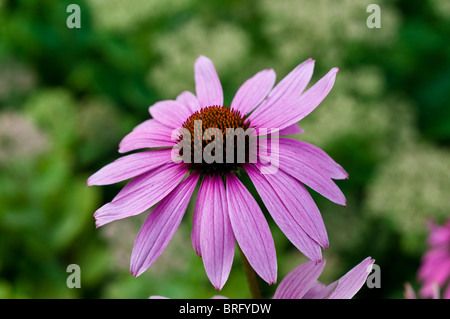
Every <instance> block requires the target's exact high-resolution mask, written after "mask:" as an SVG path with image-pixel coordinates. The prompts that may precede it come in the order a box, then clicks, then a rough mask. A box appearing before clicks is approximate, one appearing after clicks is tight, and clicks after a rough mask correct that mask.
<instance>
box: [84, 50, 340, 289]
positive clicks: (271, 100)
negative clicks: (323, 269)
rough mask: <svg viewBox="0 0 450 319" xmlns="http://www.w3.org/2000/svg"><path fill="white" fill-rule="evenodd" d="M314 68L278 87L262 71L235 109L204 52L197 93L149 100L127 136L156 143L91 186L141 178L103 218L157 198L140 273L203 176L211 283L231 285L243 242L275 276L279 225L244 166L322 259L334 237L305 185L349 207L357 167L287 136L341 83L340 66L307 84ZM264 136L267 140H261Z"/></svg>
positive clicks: (267, 274)
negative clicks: (352, 170)
mask: <svg viewBox="0 0 450 319" xmlns="http://www.w3.org/2000/svg"><path fill="white" fill-rule="evenodd" d="M313 68H314V61H313V60H311V59H309V60H307V61H305V62H303V63H301V64H300V65H298V66H297V67H296V68H295V69H294V70H293V71H291V72H290V73H289V74H288V75H287V76H286V77H285V78H284V79H283V80H281V81H280V82H279V83H278V84H277V85H276V86H275V87H274V84H275V72H274V71H273V70H263V71H260V72H258V73H257V74H255V75H254V76H253V77H251V78H250V79H248V80H247V81H246V82H245V83H244V84H243V85H242V86H241V87H240V88H239V90H238V91H237V93H236V95H235V96H234V98H233V100H232V102H231V105H230V107H227V106H225V105H224V103H223V91H222V86H221V82H220V80H219V77H218V75H217V73H216V70H215V68H214V65H213V63H212V62H211V60H209V59H208V58H206V57H204V56H200V57H199V58H198V59H197V61H196V62H195V65H194V74H195V89H196V94H195V95H194V94H193V93H191V92H188V91H185V92H182V93H181V94H180V95H179V96H178V97H177V98H176V100H166V101H161V102H157V103H155V104H154V105H152V106H151V107H150V108H149V112H150V114H151V116H152V119H149V120H147V121H145V122H144V123H142V124H140V125H138V126H137V127H136V128H135V129H134V130H133V131H132V132H131V133H129V134H128V135H127V136H125V138H124V139H123V140H122V141H121V143H120V146H119V152H120V153H126V152H130V151H134V150H138V149H144V148H145V149H149V150H146V151H142V152H139V153H133V154H130V155H126V156H123V157H121V158H119V159H118V160H116V161H115V162H113V163H111V164H109V165H107V166H105V167H103V168H102V169H101V170H99V171H98V172H97V173H95V174H94V175H92V176H91V177H90V178H89V179H88V184H89V185H105V184H112V183H116V182H119V181H123V180H126V179H130V178H133V179H132V180H131V181H130V182H129V183H128V184H127V185H126V186H125V187H124V188H123V189H122V190H121V191H120V192H119V193H118V194H117V196H116V197H115V198H114V199H113V200H112V201H111V202H110V203H107V204H105V205H104V206H102V207H101V208H99V209H98V210H97V211H96V212H95V214H94V216H95V218H96V225H97V226H101V225H104V224H106V223H109V222H111V221H114V220H117V219H121V218H126V217H129V216H133V215H136V214H140V213H142V212H143V211H145V210H147V209H149V208H150V207H152V206H153V205H155V204H156V206H155V207H154V209H153V210H152V212H151V213H150V214H149V216H148V218H147V220H146V221H145V222H144V225H143V226H142V228H141V230H140V232H139V234H138V236H137V238H136V241H135V244H134V248H133V252H132V256H131V269H130V270H131V273H132V274H134V275H136V276H138V275H140V274H141V273H142V272H144V271H145V270H146V269H147V268H148V267H150V266H151V265H152V264H153V262H155V260H156V259H157V258H158V257H159V255H160V254H161V253H162V252H163V250H164V249H165V247H166V246H167V244H168V243H169V241H170V239H171V238H172V236H173V234H174V233H175V231H176V229H177V228H178V226H179V224H180V222H181V220H182V218H183V216H184V213H185V211H186V208H187V205H188V203H189V200H190V198H191V196H192V194H193V192H194V189H195V187H196V185H197V183H199V182H200V187H199V191H198V196H197V201H196V206H195V212H194V216H193V229H192V235H191V240H192V245H193V247H194V249H195V251H196V252H197V254H198V255H199V256H201V257H202V258H203V263H204V266H205V270H206V273H207V275H208V278H209V279H210V281H211V282H212V283H213V285H214V286H215V287H216V288H217V289H221V288H222V287H223V285H224V284H225V282H226V280H227V278H228V275H229V273H230V270H231V265H232V262H233V256H234V249H235V241H237V243H238V245H239V247H240V248H241V250H242V252H243V253H244V255H245V256H246V258H247V260H248V261H249V263H250V265H251V266H252V267H253V269H254V270H255V271H256V273H257V274H258V275H259V276H260V277H261V278H262V279H264V280H265V281H266V282H268V283H275V282H276V275H277V260H276V253H275V245H274V242H273V238H272V235H271V232H270V229H269V225H268V223H267V221H266V219H265V216H264V214H263V212H262V210H261V208H260V207H259V205H258V204H257V202H256V200H255V199H254V198H253V196H252V195H251V193H250V192H249V191H248V190H247V188H246V187H245V186H244V184H243V183H242V182H241V181H240V179H239V176H240V175H241V174H248V176H249V177H250V179H251V181H252V182H253V184H254V186H255V188H256V190H257V191H258V193H259V195H260V197H261V199H262V201H263V202H264V204H265V206H266V208H267V210H268V211H269V213H270V215H271V216H272V218H273V220H274V221H275V223H276V224H277V225H278V226H279V227H280V229H281V230H282V231H283V232H284V234H285V235H286V237H287V238H288V239H289V240H290V241H291V242H292V243H293V244H294V245H295V246H296V247H297V248H298V249H299V250H300V251H302V252H303V253H304V254H305V255H306V256H307V257H308V258H309V259H311V260H313V261H314V262H315V263H318V262H320V261H321V258H322V255H321V249H326V248H327V247H328V236H327V233H326V229H325V225H324V223H323V220H322V217H321V215H320V212H319V210H318V208H317V206H316V205H315V203H314V201H313V199H312V197H311V195H310V194H309V193H308V191H307V189H306V187H305V185H306V186H309V187H310V188H312V189H313V190H315V191H317V192H318V193H320V194H322V195H323V196H325V197H327V198H329V199H330V200H332V201H333V202H335V203H337V204H340V205H345V197H344V195H343V194H342V192H341V191H340V189H339V188H338V187H337V185H336V184H335V183H334V182H333V179H345V178H347V177H348V175H347V173H346V172H345V171H344V170H343V169H342V167H341V166H340V165H338V164H337V163H336V162H335V161H333V160H332V159H331V158H330V157H329V156H328V155H327V154H326V153H325V152H324V151H322V150H321V149H319V148H317V147H315V146H313V145H310V144H308V143H305V142H302V141H299V140H295V139H291V138H286V137H283V136H284V135H288V134H295V133H301V130H300V129H299V127H298V126H297V122H298V121H300V120H301V119H302V118H304V117H305V116H307V115H308V114H309V113H310V112H311V111H313V110H314V109H315V108H316V107H317V106H318V105H319V104H320V103H321V101H322V100H323V99H324V98H325V97H326V96H327V94H328V93H329V91H330V90H331V88H332V86H333V84H334V81H335V77H336V73H337V71H338V69H337V68H333V69H331V70H330V71H329V72H328V73H327V74H326V75H325V76H324V77H323V78H322V79H320V80H319V81H318V82H317V83H315V84H314V85H313V86H312V87H311V88H309V89H308V90H307V91H305V92H303V91H304V90H305V88H306V86H307V84H308V83H309V81H310V79H311V76H312V73H313ZM213 136H214V138H213ZM278 136H281V138H278ZM255 139H256V140H257V141H258V140H260V141H261V143H259V144H258V143H257V144H256V147H255V148H252V146H253V143H252V141H254V140H255ZM268 154H270V155H268ZM181 158H182V160H180V159H181ZM267 164H270V165H269V167H268V165H267Z"/></svg>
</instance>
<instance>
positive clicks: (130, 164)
mask: <svg viewBox="0 0 450 319" xmlns="http://www.w3.org/2000/svg"><path fill="white" fill-rule="evenodd" d="M170 160H171V150H170V149H165V150H154V151H147V152H140V153H134V154H130V155H126V156H123V157H121V158H119V159H117V160H115V161H114V162H112V163H110V164H108V165H106V166H104V167H103V168H101V169H100V170H99V171H97V172H96V173H95V174H93V175H92V176H91V177H89V179H88V185H89V186H91V185H108V184H114V183H117V182H121V181H124V180H126V179H129V178H132V177H135V176H137V175H140V174H143V173H145V172H148V171H149V170H152V169H154V168H156V167H158V166H161V165H163V164H164V163H167V162H169V161H170Z"/></svg>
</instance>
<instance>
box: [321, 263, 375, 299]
mask: <svg viewBox="0 0 450 319" xmlns="http://www.w3.org/2000/svg"><path fill="white" fill-rule="evenodd" d="M374 262H375V260H374V259H372V258H370V257H367V258H366V259H364V260H363V261H362V262H360V263H359V264H358V265H356V266H355V267H354V268H353V269H351V270H350V271H349V272H348V273H346V274H345V275H344V276H342V277H341V279H339V280H338V282H337V286H336V288H335V289H334V290H333V291H332V292H331V293H330V294H329V295H328V296H327V297H326V298H327V299H351V298H352V297H353V296H354V295H355V294H356V293H357V292H358V291H359V290H360V289H361V287H362V286H363V285H364V283H365V282H366V279H367V276H369V274H370V272H371V271H372V265H373V263H374Z"/></svg>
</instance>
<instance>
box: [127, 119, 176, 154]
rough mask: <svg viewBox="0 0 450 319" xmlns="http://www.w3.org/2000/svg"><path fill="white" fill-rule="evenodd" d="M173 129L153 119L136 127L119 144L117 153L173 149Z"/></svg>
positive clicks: (174, 142)
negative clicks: (163, 148)
mask: <svg viewBox="0 0 450 319" xmlns="http://www.w3.org/2000/svg"><path fill="white" fill-rule="evenodd" d="M173 131H174V129H172V128H169V127H167V126H165V125H163V124H161V123H159V122H158V121H156V120H154V119H150V120H147V121H145V122H143V123H141V124H140V125H138V126H137V127H136V128H134V130H132V131H131V132H130V133H128V135H126V136H125V137H124V138H123V139H122V141H121V142H120V144H119V152H120V153H126V152H130V151H134V150H137V149H141V148H156V147H173V146H174V145H175V144H176V143H177V141H176V140H172V133H173Z"/></svg>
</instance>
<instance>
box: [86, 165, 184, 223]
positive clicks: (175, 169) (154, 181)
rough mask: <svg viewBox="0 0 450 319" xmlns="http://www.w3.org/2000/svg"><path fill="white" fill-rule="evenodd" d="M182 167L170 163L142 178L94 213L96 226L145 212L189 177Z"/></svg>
mask: <svg viewBox="0 0 450 319" xmlns="http://www.w3.org/2000/svg"><path fill="white" fill-rule="evenodd" d="M186 172H187V170H186V168H185V167H184V166H183V165H177V164H173V163H168V164H165V165H163V166H160V167H158V168H155V169H153V170H151V171H149V172H147V173H144V174H142V175H139V176H137V177H135V178H134V179H132V180H131V181H130V182H128V184H127V185H125V187H124V188H122V190H121V191H120V192H119V193H118V194H117V195H116V197H114V199H113V200H112V202H109V203H107V204H105V205H103V206H102V207H100V208H99V209H98V210H97V211H96V212H95V214H94V217H95V219H96V225H97V227H99V226H102V225H104V224H106V223H109V222H112V221H114V220H117V219H122V218H126V217H130V216H134V215H137V214H140V213H142V212H143V211H145V210H146V209H149V208H150V207H152V206H153V205H155V204H156V203H157V202H159V201H160V200H161V199H163V198H164V197H165V196H166V195H167V194H169V193H170V191H172V189H174V188H175V187H176V186H177V184H178V183H179V182H180V181H181V180H182V179H183V177H184V176H185V175H186Z"/></svg>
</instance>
